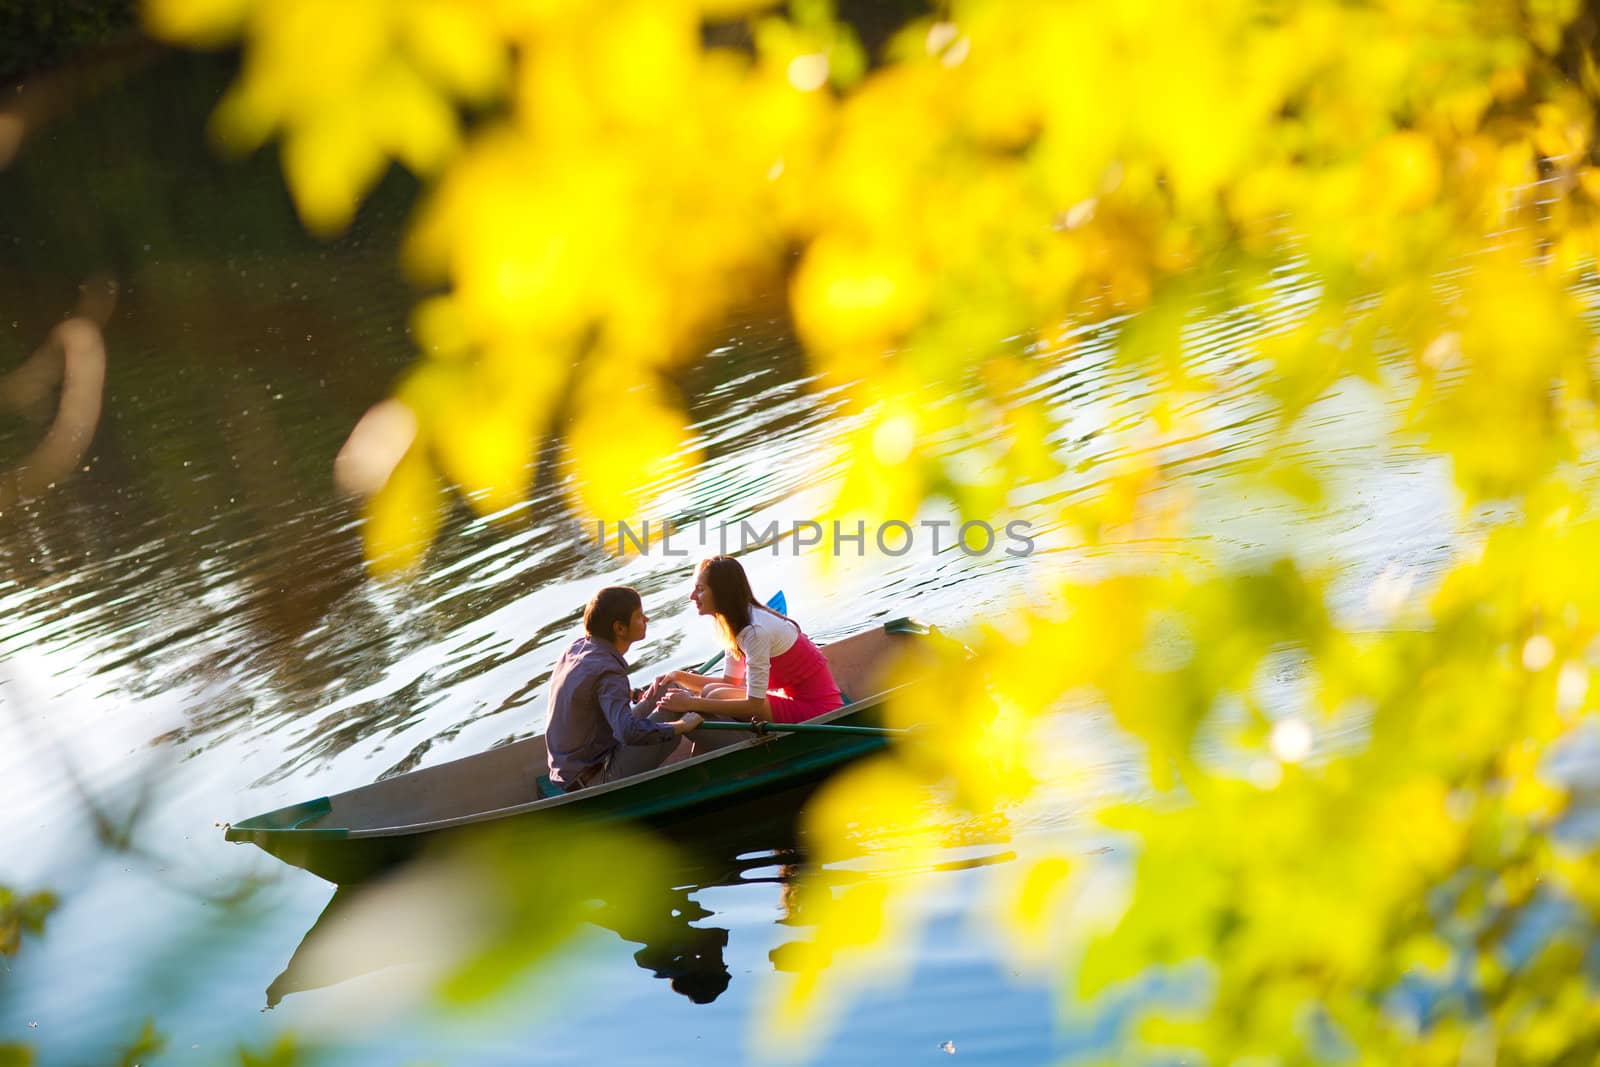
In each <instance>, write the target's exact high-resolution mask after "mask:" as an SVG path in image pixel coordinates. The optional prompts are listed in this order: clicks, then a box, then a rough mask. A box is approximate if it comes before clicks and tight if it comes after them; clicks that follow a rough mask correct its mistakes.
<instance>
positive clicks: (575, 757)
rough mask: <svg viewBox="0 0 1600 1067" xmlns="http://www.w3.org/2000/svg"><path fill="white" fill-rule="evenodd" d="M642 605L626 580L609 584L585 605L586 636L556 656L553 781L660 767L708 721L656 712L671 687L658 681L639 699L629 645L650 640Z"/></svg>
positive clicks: (599, 779)
mask: <svg viewBox="0 0 1600 1067" xmlns="http://www.w3.org/2000/svg"><path fill="white" fill-rule="evenodd" d="M649 621H650V620H649V619H648V618H647V617H646V616H645V613H644V604H643V603H642V602H641V601H640V600H639V594H638V593H637V592H635V591H634V590H632V589H629V588H628V587H627V586H619V585H613V586H607V587H606V588H605V589H602V590H600V592H598V593H596V594H595V595H594V599H593V600H591V601H589V606H588V607H587V608H585V609H584V612H583V628H584V630H585V636H583V637H580V638H578V640H576V641H574V642H573V643H572V645H571V647H569V648H568V649H567V650H566V651H565V652H563V653H562V654H561V659H560V661H558V662H557V663H556V668H555V672H554V674H553V675H552V676H551V679H550V722H549V725H548V726H546V727H545V734H544V740H545V746H546V748H547V749H548V750H549V753H550V780H551V781H553V782H556V783H558V784H560V785H561V787H562V788H563V789H564V790H567V791H571V790H573V789H582V788H583V787H585V786H591V785H603V784H604V783H606V782H614V781H616V780H617V779H619V778H626V777H627V776H628V775H630V774H640V773H642V772H644V771H648V770H651V769H653V768H655V767H659V766H661V764H662V763H663V762H665V761H666V758H667V757H668V756H670V755H671V754H672V750H673V749H674V748H676V747H677V741H678V738H679V737H680V736H682V735H683V734H686V733H688V732H689V731H691V730H694V729H696V728H697V727H699V725H700V724H701V723H702V722H703V721H704V720H703V719H702V718H701V717H700V716H699V715H698V714H696V713H695V712H692V711H691V712H686V713H685V714H684V715H683V717H682V718H680V719H678V720H677V721H676V722H667V721H658V719H661V718H665V717H666V716H667V714H668V713H667V712H666V711H660V712H658V714H657V716H656V717H655V718H652V717H651V712H652V711H656V706H657V704H658V703H659V702H660V700H661V696H662V694H663V693H664V692H665V691H666V685H665V683H662V682H659V681H658V682H657V683H655V684H653V685H651V686H650V688H649V689H647V690H646V691H645V692H644V693H643V695H642V697H641V698H640V699H639V701H638V702H637V703H634V701H633V699H632V695H631V692H630V690H629V688H628V661H627V660H626V659H625V658H624V656H625V655H626V654H627V651H628V649H629V647H630V646H632V645H633V643H634V642H636V641H643V640H644V632H645V624H646V623H648V622H649Z"/></svg>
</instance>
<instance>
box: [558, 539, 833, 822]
mask: <svg viewBox="0 0 1600 1067" xmlns="http://www.w3.org/2000/svg"><path fill="white" fill-rule="evenodd" d="M689 599H690V600H692V601H693V602H694V605H695V607H696V608H697V609H698V610H699V612H700V614H702V615H710V616H712V617H713V618H714V619H715V621H716V624H717V629H718V630H719V631H720V632H721V636H722V643H723V646H724V647H725V648H726V650H727V653H728V658H727V662H728V664H729V670H728V673H727V674H725V675H723V676H720V677H710V676H707V675H703V674H694V673H692V672H690V671H670V672H668V673H667V674H663V675H661V676H660V677H658V678H657V679H656V680H655V681H654V682H652V683H651V684H650V687H649V688H648V689H646V690H644V691H643V692H642V693H640V692H638V691H630V689H629V688H628V661H627V660H626V659H624V658H623V657H624V656H625V655H626V654H627V651H628V649H629V647H630V646H632V645H633V644H634V643H635V642H637V641H642V640H644V634H645V624H646V623H648V622H649V621H650V620H649V619H648V618H647V617H646V616H645V613H644V604H643V602H642V601H641V600H640V599H639V594H638V593H637V592H635V591H634V590H632V589H630V588H628V587H627V586H610V587H608V588H605V589H602V590H600V592H598V593H596V594H595V597H594V599H593V600H591V601H589V606H588V607H587V608H586V609H585V610H584V613H583V628H584V630H585V631H586V636H584V637H580V638H578V640H577V641H575V642H573V644H572V646H571V647H570V648H568V649H567V650H566V651H565V652H564V653H562V655H561V659H560V661H559V662H558V663H557V664H556V668H555V672H554V674H553V675H552V676H551V680H550V722H549V725H548V726H546V727H545V735H544V739H545V746H546V748H547V749H548V751H549V758H550V780H551V781H553V782H555V783H557V784H558V785H560V786H561V788H562V790H563V791H566V792H571V791H572V790H574V789H581V788H583V787H585V786H591V785H603V784H605V783H606V782H614V781H616V780H617V779H619V778H626V777H627V776H628V775H630V774H640V773H642V772H644V771H648V770H652V769H653V768H656V767H659V766H661V764H662V763H664V762H666V759H667V757H668V756H670V755H671V754H672V751H673V749H675V748H677V741H678V738H679V737H681V736H682V735H684V734H692V733H693V732H694V731H695V730H696V729H698V728H699V726H700V724H701V723H702V722H704V721H705V719H707V718H712V719H724V720H732V719H742V720H746V721H748V720H750V719H766V720H768V721H770V722H801V721H803V720H805V719H809V718H812V717H813V716H816V715H822V714H824V713H826V712H829V711H834V710H835V709H837V708H840V707H843V706H844V700H843V698H842V697H841V696H840V695H839V687H838V685H837V684H835V683H834V680H833V675H832V674H831V673H830V672H829V670H828V661H827V660H826V659H824V658H823V656H822V653H821V652H819V651H817V646H816V645H813V644H812V643H811V641H810V639H809V638H807V637H806V635H805V634H803V633H801V632H800V626H799V624H798V623H796V622H795V621H794V620H793V619H790V618H788V617H787V616H785V615H780V614H778V613H777V612H775V611H773V610H772V609H771V608H768V607H766V606H764V605H762V604H761V603H759V602H758V601H757V600H756V598H755V595H754V594H753V593H751V591H750V580H749V579H748V578H746V577H745V573H744V568H743V567H742V566H740V565H739V561H738V560H736V559H734V558H733V557H732V556H713V557H712V558H711V559H708V560H705V561H703V562H702V563H701V564H700V565H699V566H698V567H697V568H695V575H694V591H693V592H692V593H690V594H689ZM706 735H709V736H706ZM706 735H696V736H694V737H693V738H691V741H692V743H693V745H694V751H695V753H696V754H699V753H700V752H704V751H708V750H710V749H713V748H717V747H720V745H725V744H731V743H733V742H734V741H737V740H740V739H741V738H740V737H739V735H738V734H737V733H731V732H730V733H726V734H725V733H724V732H722V731H717V732H712V731H706Z"/></svg>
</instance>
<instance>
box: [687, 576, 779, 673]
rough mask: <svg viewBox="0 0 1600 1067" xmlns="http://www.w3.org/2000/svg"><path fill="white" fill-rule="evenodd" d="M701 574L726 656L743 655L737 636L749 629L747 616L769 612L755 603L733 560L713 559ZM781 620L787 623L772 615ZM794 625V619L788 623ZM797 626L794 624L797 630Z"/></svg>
mask: <svg viewBox="0 0 1600 1067" xmlns="http://www.w3.org/2000/svg"><path fill="white" fill-rule="evenodd" d="M700 574H701V575H703V576H704V577H705V580H706V588H707V589H709V590H711V603H712V604H713V605H714V609H713V611H712V613H711V614H712V616H713V617H714V618H715V619H716V620H717V629H719V630H721V631H722V643H723V645H724V646H725V647H726V648H727V649H728V651H729V652H732V653H733V654H735V655H737V656H741V657H742V656H743V655H744V649H742V648H740V647H739V633H740V632H741V631H742V630H743V629H744V628H745V627H746V626H749V625H750V615H751V613H752V612H754V611H755V610H756V609H757V608H760V609H761V610H762V611H772V609H771V608H768V607H763V606H762V605H761V604H760V602H758V601H757V600H756V595H755V593H753V592H751V591H750V579H749V578H748V577H746V576H745V573H744V567H743V566H742V565H741V564H740V563H739V561H738V560H736V559H734V558H733V557H732V556H712V557H711V558H710V559H708V560H704V561H703V562H701V564H700ZM772 613H773V614H774V615H777V616H778V618H780V619H789V616H787V615H784V614H782V613H780V612H776V611H772ZM789 621H790V622H794V620H793V619H789ZM798 628H799V624H798V623H797V624H796V629H798Z"/></svg>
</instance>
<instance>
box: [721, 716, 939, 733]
mask: <svg viewBox="0 0 1600 1067" xmlns="http://www.w3.org/2000/svg"><path fill="white" fill-rule="evenodd" d="M699 729H701V730H745V731H747V732H749V733H753V734H767V733H784V734H860V735H862V736H865V737H904V736H906V735H907V734H909V733H910V732H911V731H910V730H894V729H890V728H889V727H887V726H848V725H844V724H839V725H834V724H832V723H825V722H818V723H809V722H763V721H761V720H760V719H756V720H753V721H751V722H729V721H727V720H726V719H707V720H706V721H705V722H703V723H701V724H700V726H699Z"/></svg>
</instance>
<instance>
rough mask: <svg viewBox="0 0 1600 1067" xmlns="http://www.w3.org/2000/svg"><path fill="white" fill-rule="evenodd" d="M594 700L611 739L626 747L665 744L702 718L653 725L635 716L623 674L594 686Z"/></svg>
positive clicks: (607, 677)
mask: <svg viewBox="0 0 1600 1067" xmlns="http://www.w3.org/2000/svg"><path fill="white" fill-rule="evenodd" d="M594 695H595V698H596V699H597V700H598V701H599V703H600V712H601V714H603V715H604V716H605V717H606V722H608V723H610V724H611V736H613V737H615V738H616V739H617V741H618V742H620V743H621V744H624V745H650V744H664V743H665V742H667V741H671V740H674V739H675V738H677V737H678V735H680V734H685V733H688V732H689V731H690V730H693V729H694V728H695V727H697V726H699V725H700V722H701V719H700V716H698V715H694V716H692V718H693V720H694V721H693V722H692V723H691V722H690V721H689V720H690V718H691V716H687V715H686V716H684V717H683V718H682V719H679V720H678V721H677V722H654V721H652V720H651V719H650V718H649V717H647V716H636V715H634V713H633V703H632V701H631V700H630V699H629V697H630V695H631V694H630V693H629V692H628V680H627V679H626V678H624V677H623V676H622V675H621V674H613V673H607V674H605V675H602V676H601V678H600V680H599V681H598V682H596V683H595V694H594Z"/></svg>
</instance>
